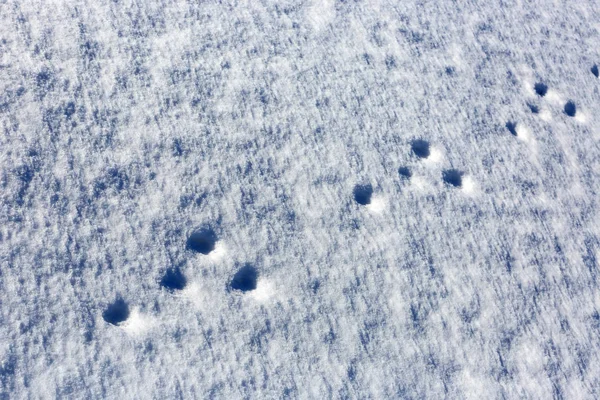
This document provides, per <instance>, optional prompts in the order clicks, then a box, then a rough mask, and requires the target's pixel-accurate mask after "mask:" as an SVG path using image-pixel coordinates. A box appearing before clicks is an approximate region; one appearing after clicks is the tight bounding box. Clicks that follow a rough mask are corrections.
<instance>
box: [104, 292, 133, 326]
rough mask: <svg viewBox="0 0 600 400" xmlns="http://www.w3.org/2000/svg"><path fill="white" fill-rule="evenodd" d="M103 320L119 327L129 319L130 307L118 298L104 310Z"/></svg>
mask: <svg viewBox="0 0 600 400" xmlns="http://www.w3.org/2000/svg"><path fill="white" fill-rule="evenodd" d="M102 318H104V320H105V321H106V322H108V323H109V324H113V325H119V324H120V323H121V322H124V321H126V320H127V318H129V306H128V305H127V303H126V302H125V300H123V299H121V298H118V299H117V300H115V302H114V303H112V304H111V305H109V306H108V307H107V308H106V310H104V312H103V313H102Z"/></svg>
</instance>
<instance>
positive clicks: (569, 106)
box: [565, 100, 577, 117]
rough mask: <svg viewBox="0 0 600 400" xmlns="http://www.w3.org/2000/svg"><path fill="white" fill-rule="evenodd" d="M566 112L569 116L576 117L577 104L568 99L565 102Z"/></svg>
mask: <svg viewBox="0 0 600 400" xmlns="http://www.w3.org/2000/svg"><path fill="white" fill-rule="evenodd" d="M565 114H567V115H568V116H569V117H574V116H575V114H577V106H575V103H573V102H572V101H571V100H569V101H567V103H566V104H565Z"/></svg>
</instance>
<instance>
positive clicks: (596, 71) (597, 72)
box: [591, 64, 600, 78]
mask: <svg viewBox="0 0 600 400" xmlns="http://www.w3.org/2000/svg"><path fill="white" fill-rule="evenodd" d="M591 71H592V74H594V76H595V77H596V78H598V77H600V70H599V69H598V65H596V64H594V66H593V67H592V70H591Z"/></svg>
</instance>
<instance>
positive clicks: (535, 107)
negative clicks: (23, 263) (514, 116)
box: [527, 103, 540, 114]
mask: <svg viewBox="0 0 600 400" xmlns="http://www.w3.org/2000/svg"><path fill="white" fill-rule="evenodd" d="M527 106H529V109H530V110H531V112H532V113H534V114H538V113H539V112H540V108H539V107H538V106H536V105H535V104H531V103H530V104H527Z"/></svg>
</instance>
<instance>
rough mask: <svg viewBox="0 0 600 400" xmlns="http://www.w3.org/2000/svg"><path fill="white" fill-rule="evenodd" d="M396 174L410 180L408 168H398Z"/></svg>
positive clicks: (410, 174)
mask: <svg viewBox="0 0 600 400" xmlns="http://www.w3.org/2000/svg"><path fill="white" fill-rule="evenodd" d="M398 174H399V175H400V176H401V177H403V178H405V179H410V178H411V177H412V172H411V171H410V169H409V168H408V167H400V168H398Z"/></svg>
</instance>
